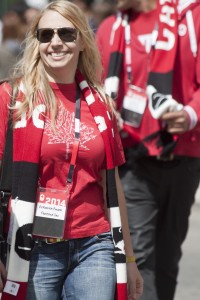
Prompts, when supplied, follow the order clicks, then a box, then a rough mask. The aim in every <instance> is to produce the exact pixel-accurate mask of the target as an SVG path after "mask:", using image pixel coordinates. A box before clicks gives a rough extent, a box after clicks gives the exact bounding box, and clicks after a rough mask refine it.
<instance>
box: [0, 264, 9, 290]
mask: <svg viewBox="0 0 200 300" xmlns="http://www.w3.org/2000/svg"><path fill="white" fill-rule="evenodd" d="M6 276H7V272H6V269H5V267H4V264H3V263H2V261H0V292H2V290H3V287H4V284H3V280H5V279H6Z"/></svg>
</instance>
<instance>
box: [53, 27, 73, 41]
mask: <svg viewBox="0 0 200 300" xmlns="http://www.w3.org/2000/svg"><path fill="white" fill-rule="evenodd" d="M77 33H78V32H77V30H76V29H75V28H58V35H59V37H60V39H61V40H62V41H63V42H74V41H75V40H76V39H77Z"/></svg>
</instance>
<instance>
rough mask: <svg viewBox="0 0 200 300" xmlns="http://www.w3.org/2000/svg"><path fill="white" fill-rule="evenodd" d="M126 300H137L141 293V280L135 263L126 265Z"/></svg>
mask: <svg viewBox="0 0 200 300" xmlns="http://www.w3.org/2000/svg"><path fill="white" fill-rule="evenodd" d="M127 277H128V300H138V299H139V298H140V296H141V295H142V293H143V279H142V276H141V275H140V272H139V270H138V268H137V265H136V263H135V262H134V263H127Z"/></svg>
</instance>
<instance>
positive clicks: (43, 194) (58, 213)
mask: <svg viewBox="0 0 200 300" xmlns="http://www.w3.org/2000/svg"><path fill="white" fill-rule="evenodd" d="M68 200H69V190H57V189H51V188H43V187H39V188H38V193H37V203H36V211H35V218H34V223H33V232H32V234H33V235H34V236H38V237H52V238H63V235H64V228H65V220H66V215H67V207H68Z"/></svg>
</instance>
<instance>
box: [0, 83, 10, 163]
mask: <svg viewBox="0 0 200 300" xmlns="http://www.w3.org/2000/svg"><path fill="white" fill-rule="evenodd" d="M10 92H11V87H10V85H9V83H7V82H5V83H2V84H1V85H0V160H2V156H3V151H4V145H5V136H6V130H7V122H8V111H9V110H8V105H9V103H10Z"/></svg>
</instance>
